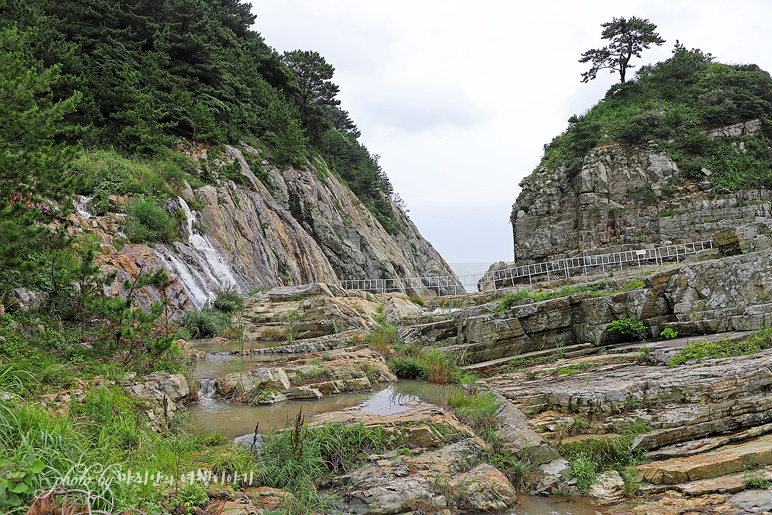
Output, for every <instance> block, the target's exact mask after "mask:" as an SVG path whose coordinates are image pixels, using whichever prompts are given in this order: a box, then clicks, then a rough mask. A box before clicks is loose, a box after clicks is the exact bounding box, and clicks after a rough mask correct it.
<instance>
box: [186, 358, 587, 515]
mask: <svg viewBox="0 0 772 515" xmlns="http://www.w3.org/2000/svg"><path fill="white" fill-rule="evenodd" d="M197 348H199V349H201V350H207V351H208V352H210V353H208V354H207V355H206V359H205V360H199V361H198V363H197V365H196V368H195V370H194V376H195V377H196V378H197V379H198V380H200V381H201V384H202V388H201V390H200V392H199V395H200V401H199V403H198V404H196V405H191V406H189V407H188V411H189V412H190V418H191V422H192V424H193V425H194V426H195V427H198V428H206V429H212V430H219V431H221V432H222V433H223V435H224V436H225V437H226V438H235V437H237V436H241V435H245V434H251V433H252V432H254V430H255V425H256V424H258V430H259V432H260V433H267V432H269V431H270V430H272V429H277V428H282V427H285V426H287V425H290V424H291V423H292V421H294V420H295V416H296V415H297V413H298V412H299V411H300V409H301V408H302V409H303V414H304V415H305V416H306V418H307V419H309V418H311V416H313V415H315V414H318V413H326V412H330V411H337V410H342V409H346V408H351V409H358V410H361V411H364V412H367V413H375V414H378V415H389V414H393V413H399V412H401V411H406V410H408V409H411V408H413V407H415V406H418V405H421V404H422V403H427V404H444V400H445V399H446V398H447V397H448V395H449V394H450V393H451V392H452V391H453V389H454V388H457V387H454V386H447V385H436V384H431V383H424V382H421V381H400V382H398V383H393V384H389V385H376V386H375V388H374V389H373V391H371V392H362V393H348V394H340V395H330V396H326V397H323V398H321V399H319V400H314V401H286V402H282V403H279V404H275V405H272V406H243V405H238V404H231V403H227V402H224V401H222V400H219V399H216V398H214V396H213V392H212V387H213V381H212V379H213V378H215V377H219V376H222V375H225V374H228V373H231V372H234V371H235V370H236V366H237V361H236V356H233V355H229V354H225V353H222V354H220V352H223V351H230V350H234V349H226V348H223V347H222V346H221V345H218V346H216V347H215V346H212V348H211V349H210V348H206V349H204V348H203V346H197ZM212 351H214V352H215V353H211V352H212ZM258 365H259V364H258V363H255V362H254V361H250V360H249V357H246V358H244V359H242V360H241V361H240V362H239V367H240V370H243V371H246V370H252V369H254V368H256V367H257V366H258ZM263 366H264V365H263ZM596 513H599V510H598V508H597V507H595V506H593V505H592V504H590V503H588V502H586V501H584V500H583V499H573V498H562V499H561V498H544V497H534V496H526V497H523V498H521V499H520V505H519V506H518V507H517V509H516V510H515V511H513V512H511V513H510V514H508V515H595V514H596Z"/></svg>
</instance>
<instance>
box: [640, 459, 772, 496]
mask: <svg viewBox="0 0 772 515" xmlns="http://www.w3.org/2000/svg"><path fill="white" fill-rule="evenodd" d="M753 477H755V478H758V479H761V480H763V481H772V466H770V467H765V468H761V469H756V470H747V471H744V472H735V473H734V474H727V475H725V476H717V477H713V478H710V479H700V480H697V481H689V482H686V483H681V484H678V485H666V484H662V485H643V486H641V493H642V494H644V495H656V494H659V493H662V492H665V491H667V490H675V491H677V492H681V493H683V494H686V495H690V496H697V495H708V494H733V493H737V492H740V491H742V490H745V489H746V488H747V486H746V483H747V482H748V480H749V479H751V478H753Z"/></svg>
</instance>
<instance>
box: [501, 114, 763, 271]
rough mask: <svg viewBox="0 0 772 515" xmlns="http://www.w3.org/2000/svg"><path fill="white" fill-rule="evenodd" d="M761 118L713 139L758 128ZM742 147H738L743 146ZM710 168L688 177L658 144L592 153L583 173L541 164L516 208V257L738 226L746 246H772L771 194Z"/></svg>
mask: <svg viewBox="0 0 772 515" xmlns="http://www.w3.org/2000/svg"><path fill="white" fill-rule="evenodd" d="M760 128H761V124H760V123H759V121H758V120H753V121H750V122H746V123H744V124H739V125H738V126H732V127H726V128H724V129H720V130H716V131H714V133H711V134H710V135H709V137H711V138H713V137H726V136H727V135H728V136H738V135H744V134H753V133H754V132H757V131H758V130H759V129H760ZM738 151H739V150H738ZM710 176H711V171H710V170H707V169H703V170H702V177H701V178H699V179H694V178H687V177H684V175H683V174H682V172H681V171H680V170H679V169H678V166H677V165H676V163H675V162H674V161H673V160H672V159H670V158H669V157H668V156H667V155H666V154H665V153H664V152H663V151H662V150H661V149H660V148H658V147H657V145H655V144H654V143H650V144H649V145H648V146H629V145H623V144H614V145H607V146H603V147H598V148H595V149H593V150H592V151H590V152H589V153H588V154H587V155H586V156H585V158H584V162H583V164H582V167H581V170H580V171H579V172H578V173H576V172H574V171H572V170H571V167H570V166H569V165H568V164H565V163H564V164H563V165H561V166H558V167H557V168H556V169H554V170H552V169H549V168H545V167H542V168H539V169H538V170H536V171H535V172H534V173H532V174H531V175H529V176H528V177H526V178H525V179H523V181H522V182H521V183H520V186H521V188H522V192H521V193H520V195H519V196H518V198H517V201H516V202H515V204H514V205H513V207H512V215H511V222H512V229H513V234H514V251H515V262H516V263H517V264H518V265H522V264H527V263H533V262H539V261H544V260H548V259H559V258H563V257H566V256H568V255H575V254H577V253H579V252H580V251H590V252H592V251H593V249H599V248H603V249H606V250H604V252H607V251H616V250H619V249H620V247H625V246H626V247H627V248H630V247H638V248H640V247H641V246H643V245H645V244H651V243H662V244H665V243H668V242H669V243H684V242H692V241H696V240H709V239H711V238H712V237H713V234H715V233H717V232H720V231H724V230H727V229H734V230H736V231H737V232H738V234H739V235H741V236H742V238H741V240H742V241H743V242H744V243H743V247H744V248H743V249H742V250H743V251H744V252H752V251H756V250H762V249H765V248H769V247H770V245H772V192H770V191H768V190H749V191H737V192H730V191H728V190H724V189H720V188H716V187H714V185H713V184H712V183H711V180H710Z"/></svg>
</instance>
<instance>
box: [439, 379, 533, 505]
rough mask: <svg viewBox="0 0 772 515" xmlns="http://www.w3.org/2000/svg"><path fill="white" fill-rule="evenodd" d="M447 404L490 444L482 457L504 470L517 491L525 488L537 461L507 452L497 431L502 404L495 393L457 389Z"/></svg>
mask: <svg viewBox="0 0 772 515" xmlns="http://www.w3.org/2000/svg"><path fill="white" fill-rule="evenodd" d="M447 404H448V407H449V408H450V409H451V410H452V411H453V413H454V414H455V415H456V417H458V419H459V420H460V421H461V422H463V423H465V424H466V425H468V426H469V427H471V428H472V430H474V432H475V433H476V434H477V435H478V436H480V437H481V438H482V439H483V440H485V442H486V443H487V444H488V446H489V447H488V450H487V452H486V453H485V455H484V456H483V458H482V459H483V461H485V462H487V463H490V464H491V465H493V466H494V467H496V468H497V469H499V470H500V471H501V472H503V473H504V475H506V476H507V478H508V479H509V481H510V482H511V483H512V485H513V486H514V487H515V488H516V489H517V490H518V491H520V492H523V491H526V490H527V486H528V483H529V477H530V474H531V472H532V471H533V470H534V465H533V463H531V462H530V461H529V460H528V459H527V458H525V457H521V456H516V455H513V454H510V453H507V452H504V450H503V448H502V447H503V446H502V442H501V439H500V438H499V437H498V435H497V434H496V430H497V428H498V425H499V422H498V419H497V418H496V412H497V411H498V410H499V408H500V407H501V402H500V401H498V400H497V399H496V396H495V395H494V394H493V393H492V392H475V393H469V392H467V391H464V390H456V391H454V392H452V393H451V394H450V395H449V396H448V398H447Z"/></svg>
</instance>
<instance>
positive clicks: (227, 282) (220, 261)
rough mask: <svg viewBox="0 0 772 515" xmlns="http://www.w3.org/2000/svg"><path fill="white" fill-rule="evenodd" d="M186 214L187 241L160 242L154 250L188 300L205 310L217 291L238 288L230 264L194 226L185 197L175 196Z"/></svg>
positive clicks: (192, 213)
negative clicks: (166, 244) (165, 244)
mask: <svg viewBox="0 0 772 515" xmlns="http://www.w3.org/2000/svg"><path fill="white" fill-rule="evenodd" d="M177 200H178V202H179V204H180V207H181V209H182V211H183V212H184V213H185V217H186V221H187V224H186V227H185V231H186V234H185V236H186V237H187V240H188V244H187V245H186V244H184V243H181V242H175V243H174V246H173V248H171V249H170V248H167V247H165V246H162V245H159V246H156V247H154V248H155V250H156V251H157V252H158V253H159V254H161V256H163V258H164V260H165V261H166V262H167V263H168V267H169V271H170V272H172V273H174V274H175V275H177V276H178V277H179V280H180V282H181V283H182V286H183V287H184V288H185V291H186V292H187V293H188V298H189V299H190V302H191V303H192V304H193V305H194V306H195V307H196V308H197V309H204V308H206V307H207V306H209V305H210V304H211V303H212V302H214V300H215V299H216V298H217V294H218V292H219V291H220V290H223V289H227V288H236V289H240V288H239V281H238V280H237V279H236V277H235V276H234V275H233V271H232V270H231V267H230V264H229V263H228V261H227V260H226V259H225V258H224V257H223V255H222V253H221V252H220V251H219V250H218V249H217V248H216V247H215V246H214V245H213V244H212V242H211V241H210V240H209V238H208V237H207V236H204V235H201V234H198V233H197V232H196V231H195V229H194V228H193V224H194V223H195V221H196V215H195V213H194V212H193V211H191V209H190V207H189V206H188V204H187V202H185V200H184V199H182V198H180V197H178V198H177Z"/></svg>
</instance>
